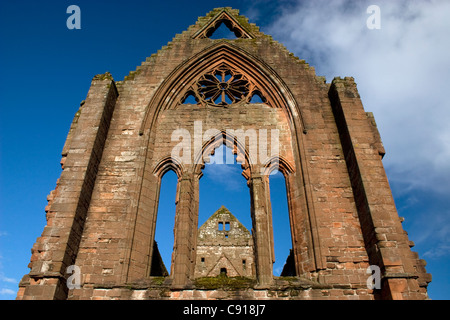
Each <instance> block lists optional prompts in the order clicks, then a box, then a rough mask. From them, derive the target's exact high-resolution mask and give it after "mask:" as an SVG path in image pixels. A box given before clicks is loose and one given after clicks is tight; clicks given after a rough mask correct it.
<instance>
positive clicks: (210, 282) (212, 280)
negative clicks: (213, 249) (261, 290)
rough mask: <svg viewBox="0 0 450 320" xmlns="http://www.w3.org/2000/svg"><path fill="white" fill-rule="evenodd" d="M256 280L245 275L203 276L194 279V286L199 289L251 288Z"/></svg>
mask: <svg viewBox="0 0 450 320" xmlns="http://www.w3.org/2000/svg"><path fill="white" fill-rule="evenodd" d="M255 283H256V281H255V280H254V279H251V278H246V277H227V276H225V275H218V276H217V277H203V278H198V279H196V280H195V286H196V287H197V288H201V289H219V288H220V289H225V290H238V289H246V288H251V287H253V286H254V285H255Z"/></svg>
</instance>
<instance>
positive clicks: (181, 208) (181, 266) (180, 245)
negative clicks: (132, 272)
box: [172, 173, 197, 288]
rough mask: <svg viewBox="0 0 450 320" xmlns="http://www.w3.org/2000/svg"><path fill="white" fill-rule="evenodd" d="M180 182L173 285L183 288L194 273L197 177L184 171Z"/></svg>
mask: <svg viewBox="0 0 450 320" xmlns="http://www.w3.org/2000/svg"><path fill="white" fill-rule="evenodd" d="M178 184H179V198H178V204H177V208H176V216H175V229H174V233H175V234H174V236H175V239H174V251H173V258H172V259H173V261H172V278H173V282H172V286H173V287H174V288H183V287H185V286H186V285H187V284H188V281H189V278H190V275H191V274H192V270H191V268H192V267H193V264H192V255H193V252H194V243H195V238H194V237H195V236H196V235H197V232H196V231H197V228H196V226H194V222H195V219H194V211H195V208H196V206H195V205H194V203H195V199H194V196H195V192H194V191H195V177H194V175H193V174H192V173H183V175H182V176H181V177H180V180H179V182H178Z"/></svg>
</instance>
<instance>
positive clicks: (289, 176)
mask: <svg viewBox="0 0 450 320" xmlns="http://www.w3.org/2000/svg"><path fill="white" fill-rule="evenodd" d="M221 25H222V26H226V27H227V28H228V29H229V30H230V31H231V32H232V33H233V34H234V38H233V39H213V38H212V37H211V35H213V34H214V32H215V31H216V30H217V29H218V28H219V26H221ZM363 98H364V97H363ZM68 129H69V128H68ZM253 132H258V133H259V136H258V139H253V136H252V133H253ZM263 133H264V134H266V137H268V138H267V139H265V140H264V145H262V143H261V141H262V140H263V139H261V137H262V134H263ZM222 145H226V146H227V147H229V148H230V149H231V150H232V152H233V153H234V155H235V156H236V159H237V160H238V162H239V163H240V164H241V167H242V175H243V176H244V177H245V179H246V182H247V186H248V192H249V194H250V201H251V203H250V208H251V209H250V212H248V215H249V216H251V221H252V226H251V230H250V229H249V230H247V228H245V227H244V226H243V225H242V224H241V223H240V222H239V221H238V220H237V219H236V217H235V216H234V215H233V213H231V212H230V211H229V210H228V209H226V208H225V207H222V208H211V217H210V219H208V220H207V221H206V222H205V223H204V224H203V225H199V223H198V211H199V209H198V208H199V201H200V200H199V180H200V179H201V177H202V170H203V168H204V166H205V162H207V161H208V158H209V156H210V155H211V154H213V153H214V150H215V149H216V148H218V147H219V146H222ZM256 145H257V148H255V146H256ZM384 154H385V150H384V148H383V144H382V142H381V138H380V135H379V132H378V130H377V126H376V123H375V120H374V117H373V115H372V114H371V113H370V112H366V111H365V110H364V108H363V105H362V102H361V98H360V96H359V94H358V90H357V86H356V83H355V81H354V79H353V78H351V77H345V78H335V79H332V80H331V81H330V82H327V81H326V79H325V78H324V77H321V76H318V75H316V73H315V70H314V68H313V67H312V66H310V65H308V63H307V62H305V61H304V60H302V59H301V57H300V58H298V57H296V56H294V55H293V54H291V53H290V52H288V50H287V49H286V48H285V47H284V46H283V45H282V44H280V43H278V42H276V41H274V39H273V38H272V37H271V36H269V35H266V34H264V33H262V32H261V31H260V29H259V28H258V27H257V26H256V25H254V24H252V23H250V22H249V21H248V19H247V18H246V17H244V16H242V15H240V14H239V11H238V10H235V9H231V8H217V9H214V10H212V11H211V12H209V13H208V14H206V15H205V16H204V17H200V18H199V19H198V20H197V21H196V22H195V24H193V25H191V26H189V27H188V28H187V30H186V31H184V32H182V33H180V34H177V35H176V36H175V37H174V38H173V39H172V41H171V42H169V43H168V45H167V46H164V47H163V48H161V50H159V51H158V52H156V53H155V54H152V55H151V56H150V57H148V58H147V59H146V60H145V61H143V62H142V64H141V65H140V66H138V67H137V68H136V70H135V71H132V72H130V73H129V75H128V76H126V77H125V79H123V80H122V81H116V80H114V78H113V75H111V74H109V73H105V74H100V75H96V76H95V77H94V78H93V79H92V83H91V87H90V90H89V92H88V95H87V97H86V99H85V100H84V101H83V102H82V103H81V105H80V108H79V110H78V112H77V113H76V114H75V117H74V119H73V122H72V125H71V127H70V130H69V131H68V136H67V140H66V143H65V145H64V147H63V149H62V160H61V165H62V169H63V170H62V173H61V176H60V178H59V179H58V181H57V182H56V188H55V189H54V190H53V191H52V192H51V193H50V195H49V196H48V206H47V207H46V208H45V211H46V219H47V225H46V226H45V228H44V230H43V231H42V234H41V235H40V237H39V238H37V240H36V243H35V244H34V246H33V248H32V255H31V260H30V263H29V268H30V271H29V273H28V274H26V275H25V276H24V277H23V278H22V281H21V282H20V285H19V292H18V295H17V299H60V300H77V299H79V300H83V299H123V300H127V299H167V300H169V299H299V300H301V299H366V300H375V299H427V285H428V283H429V282H430V281H431V277H430V275H429V274H428V273H427V272H426V270H425V262H424V261H423V260H422V259H420V258H419V257H418V254H417V253H415V252H414V251H412V250H411V247H412V246H413V243H412V242H411V241H410V240H409V239H408V235H407V234H406V232H405V231H404V229H403V227H402V221H401V218H400V217H399V216H398V213H397V210H396V207H395V203H394V199H393V197H392V193H391V190H390V187H389V183H388V179H387V177H386V173H385V170H384V168H383V163H382V158H383V156H384ZM169 170H171V171H173V172H175V174H176V175H177V178H178V182H177V187H176V200H175V202H176V210H175V211H176V212H175V226H174V229H173V230H167V236H171V237H173V239H174V246H173V252H172V263H171V266H170V267H169V266H164V264H163V263H162V261H161V258H160V257H159V251H158V246H157V244H156V242H155V227H156V223H157V212H158V204H159V195H160V186H161V179H162V177H163V176H164V174H165V173H166V172H168V171H169ZM274 170H278V171H279V172H281V173H282V174H283V176H284V179H285V182H286V190H287V203H288V215H289V221H290V232H291V238H292V248H291V251H290V252H291V254H290V255H289V257H288V258H287V260H286V264H285V270H284V271H285V272H284V273H283V274H282V275H281V276H274V273H273V262H274V249H273V248H274V234H273V223H274V219H276V218H275V216H273V215H272V208H271V203H270V197H269V192H270V184H269V179H268V176H269V174H270V173H271V172H273V171H274ZM214 211H215V212H214ZM172 231H173V232H172ZM166 267H167V268H166ZM377 271H379V272H377ZM370 277H372V278H371V279H373V281H374V285H370V283H368V279H369V278H370Z"/></svg>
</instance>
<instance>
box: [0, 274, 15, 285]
mask: <svg viewBox="0 0 450 320" xmlns="http://www.w3.org/2000/svg"><path fill="white" fill-rule="evenodd" d="M0 281H1V282H8V283H18V281H17V280H16V279H13V278H9V277H6V276H5V275H4V274H2V273H0Z"/></svg>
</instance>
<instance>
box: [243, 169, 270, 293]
mask: <svg viewBox="0 0 450 320" xmlns="http://www.w3.org/2000/svg"><path fill="white" fill-rule="evenodd" d="M249 186H250V199H251V200H250V201H251V214H252V220H253V228H252V229H253V230H252V233H253V238H254V246H255V260H256V263H255V264H256V277H257V280H258V284H259V286H261V287H265V286H268V285H270V284H271V283H272V280H273V273H272V267H273V265H272V250H271V248H272V245H271V234H270V226H271V224H270V216H269V212H268V208H267V201H268V200H267V199H266V197H267V192H266V187H267V184H266V182H265V181H264V176H261V175H256V176H255V175H252V177H250V179H249Z"/></svg>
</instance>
